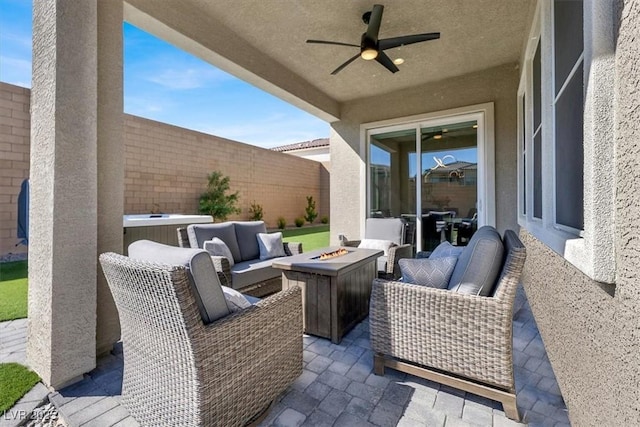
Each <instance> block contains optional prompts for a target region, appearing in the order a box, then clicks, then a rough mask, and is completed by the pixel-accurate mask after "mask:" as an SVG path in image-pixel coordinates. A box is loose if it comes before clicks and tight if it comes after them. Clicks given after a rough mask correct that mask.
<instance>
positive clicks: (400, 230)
mask: <svg viewBox="0 0 640 427" xmlns="http://www.w3.org/2000/svg"><path fill="white" fill-rule="evenodd" d="M404 227H405V221H404V220H403V219H402V218H367V222H366V223H365V232H364V238H365V239H379V240H391V241H392V242H394V243H396V244H398V245H402V244H403V243H404Z"/></svg>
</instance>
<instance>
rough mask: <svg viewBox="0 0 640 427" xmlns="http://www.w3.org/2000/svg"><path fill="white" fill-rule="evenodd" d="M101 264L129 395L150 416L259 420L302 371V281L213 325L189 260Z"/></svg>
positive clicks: (208, 421) (224, 422)
mask: <svg viewBox="0 0 640 427" xmlns="http://www.w3.org/2000/svg"><path fill="white" fill-rule="evenodd" d="M100 263H101V265H102V268H103V271H104V274H105V276H106V278H107V282H108V283H109V287H110V289H111V292H112V294H113V297H114V299H115V302H116V306H117V309H118V313H119V316H120V324H121V327H122V341H123V347H124V375H123V386H122V403H123V404H124V405H125V407H126V408H127V409H128V410H129V412H130V413H131V415H132V416H133V417H134V418H136V419H137V420H138V422H139V423H140V424H141V425H145V426H159V425H175V426H177V425H181V426H243V425H247V424H252V423H256V422H257V420H259V419H261V418H262V417H264V416H266V414H267V413H268V410H269V408H270V405H271V403H272V402H273V401H274V400H275V399H276V398H277V397H278V396H279V395H280V394H281V393H282V392H283V391H284V390H285V389H286V388H287V387H288V386H289V385H290V384H291V383H292V382H293V381H294V380H295V379H296V378H297V377H298V376H299V375H300V374H301V373H302V303H301V301H302V299H301V294H300V289H298V288H294V289H291V290H288V291H285V292H280V293H278V294H275V295H273V296H271V297H269V298H266V299H263V300H260V301H259V302H257V303H256V304H255V305H253V306H251V307H249V308H246V309H244V310H242V311H239V312H235V313H231V314H229V315H227V316H225V317H222V318H220V319H218V320H215V321H213V322H211V323H208V324H205V323H203V320H202V317H201V315H200V311H199V309H198V306H197V302H196V296H195V293H194V291H193V290H192V289H193V285H192V284H191V283H190V280H191V278H190V274H189V273H188V270H187V269H186V268H185V267H184V266H170V265H166V264H155V263H150V262H147V261H141V260H135V259H132V258H128V257H124V256H121V255H118V254H114V253H106V254H102V255H101V256H100Z"/></svg>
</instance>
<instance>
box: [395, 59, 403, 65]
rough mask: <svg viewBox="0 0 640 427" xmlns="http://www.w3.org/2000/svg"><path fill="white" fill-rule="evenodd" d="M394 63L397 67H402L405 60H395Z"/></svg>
mask: <svg viewBox="0 0 640 427" xmlns="http://www.w3.org/2000/svg"><path fill="white" fill-rule="evenodd" d="M393 63H394V64H396V65H402V64H404V59H403V58H396V59H394V60H393Z"/></svg>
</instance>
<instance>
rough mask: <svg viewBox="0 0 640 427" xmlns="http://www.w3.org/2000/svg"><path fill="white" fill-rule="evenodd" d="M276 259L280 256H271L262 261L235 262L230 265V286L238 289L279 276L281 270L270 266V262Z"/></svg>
mask: <svg viewBox="0 0 640 427" xmlns="http://www.w3.org/2000/svg"><path fill="white" fill-rule="evenodd" d="M278 259H280V258H272V259H267V260H264V261H261V260H259V259H254V260H249V261H242V262H239V263H237V264H236V265H234V266H233V267H231V286H232V287H233V288H234V289H240V288H244V287H245V286H249V285H253V284H255V283H259V282H263V281H265V280H269V279H273V278H276V277H280V276H281V275H282V270H279V269H277V268H273V267H271V263H273V261H275V260H278Z"/></svg>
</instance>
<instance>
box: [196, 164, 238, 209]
mask: <svg viewBox="0 0 640 427" xmlns="http://www.w3.org/2000/svg"><path fill="white" fill-rule="evenodd" d="M207 179H208V181H209V183H208V184H207V191H206V192H204V193H202V194H201V195H200V207H199V211H200V213H202V214H205V215H211V216H212V217H213V220H214V221H216V220H221V221H224V220H226V219H227V217H228V216H229V215H231V214H239V213H240V212H241V210H240V209H238V208H237V207H236V203H238V192H237V191H236V192H235V193H232V194H227V191H229V177H228V176H224V175H222V172H220V171H213V172H211V173H210V174H209V176H208V177H207Z"/></svg>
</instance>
